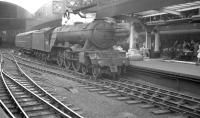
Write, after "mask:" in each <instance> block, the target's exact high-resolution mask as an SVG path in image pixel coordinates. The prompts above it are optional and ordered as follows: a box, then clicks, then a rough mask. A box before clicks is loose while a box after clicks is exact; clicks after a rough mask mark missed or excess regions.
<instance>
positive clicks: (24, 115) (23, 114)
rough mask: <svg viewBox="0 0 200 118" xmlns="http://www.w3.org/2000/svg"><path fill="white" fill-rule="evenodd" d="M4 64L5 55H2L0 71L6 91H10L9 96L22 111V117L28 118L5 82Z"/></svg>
mask: <svg viewBox="0 0 200 118" xmlns="http://www.w3.org/2000/svg"><path fill="white" fill-rule="evenodd" d="M3 62H4V61H3V55H2V54H1V63H0V65H1V69H0V70H1V78H2V81H3V84H4V86H5V88H6V90H7V91H8V93H9V95H10V96H11V98H12V100H13V101H14V103H15V104H16V106H17V108H18V109H19V110H20V112H21V113H22V114H21V115H22V117H24V118H28V115H27V114H26V113H25V112H24V110H23V109H22V107H21V106H20V105H19V103H18V102H17V100H16V99H15V97H14V95H13V94H12V92H11V91H10V89H9V87H8V85H7V84H6V81H5V79H4V77H3V68H2V65H3V64H4V63H3Z"/></svg>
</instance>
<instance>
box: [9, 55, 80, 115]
mask: <svg viewBox="0 0 200 118" xmlns="http://www.w3.org/2000/svg"><path fill="white" fill-rule="evenodd" d="M11 56H12V57H13V59H14V61H15V63H16V65H17V67H18V69H19V71H20V72H21V74H23V75H24V76H25V77H26V78H27V80H29V81H30V82H31V83H32V84H33V85H34V86H35V87H37V88H38V89H39V90H41V91H42V92H43V93H44V94H45V95H47V96H48V98H50V99H51V100H53V103H56V104H57V106H58V108H62V109H60V110H61V111H63V112H65V113H68V114H69V115H70V116H71V117H73V118H83V117H82V116H81V115H79V114H78V113H76V112H74V111H73V110H72V109H70V108H69V107H67V106H65V105H64V104H63V103H62V102H60V101H59V100H58V99H56V98H55V97H53V96H52V95H51V94H50V93H48V92H46V91H45V90H44V89H43V88H42V87H40V86H39V85H38V84H37V83H36V82H34V81H33V79H31V77H29V76H28V75H27V74H26V73H25V72H24V71H23V70H22V68H21V67H20V66H19V64H18V62H17V60H16V59H15V57H14V56H13V55H11Z"/></svg>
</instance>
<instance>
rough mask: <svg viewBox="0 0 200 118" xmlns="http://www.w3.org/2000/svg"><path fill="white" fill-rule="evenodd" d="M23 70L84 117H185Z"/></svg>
mask: <svg viewBox="0 0 200 118" xmlns="http://www.w3.org/2000/svg"><path fill="white" fill-rule="evenodd" d="M23 69H24V70H25V72H26V73H27V74H28V75H30V76H31V77H33V78H35V80H40V81H41V82H43V84H44V85H45V86H47V87H49V88H51V89H52V90H53V91H54V92H55V93H56V94H57V95H58V96H61V97H62V99H63V100H64V101H65V103H66V104H67V103H70V104H73V105H74V106H75V107H77V108H80V109H81V112H82V113H83V114H82V115H83V116H84V117H85V118H186V117H184V116H179V115H177V114H164V115H154V114H152V113H151V111H152V110H153V109H142V108H141V107H140V106H141V104H134V105H129V104H126V103H125V102H123V101H118V100H116V99H115V98H110V97H106V96H104V95H100V94H98V93H97V92H89V91H88V90H87V89H84V88H82V87H79V84H78V83H76V82H74V81H71V80H68V79H66V78H61V77H57V76H54V75H50V74H46V73H41V72H39V71H36V70H31V69H27V68H25V67H23Z"/></svg>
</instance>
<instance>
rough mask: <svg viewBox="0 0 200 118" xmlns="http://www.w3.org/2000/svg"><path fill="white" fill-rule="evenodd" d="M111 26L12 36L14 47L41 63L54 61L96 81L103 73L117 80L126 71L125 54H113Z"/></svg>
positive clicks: (93, 24)
mask: <svg viewBox="0 0 200 118" xmlns="http://www.w3.org/2000/svg"><path fill="white" fill-rule="evenodd" d="M116 36H117V35H116V30H115V27H114V24H113V23H110V22H107V21H105V20H94V21H93V22H91V23H88V24H83V23H76V24H74V25H68V26H61V27H55V28H44V29H41V30H34V31H29V32H25V33H20V34H18V35H16V40H15V44H16V47H18V48H20V50H23V51H24V52H27V53H30V54H32V55H35V56H36V57H38V58H40V59H41V60H43V61H45V62H46V61H50V60H51V61H52V60H54V61H55V62H57V64H58V65H59V66H60V67H64V68H66V69H73V70H74V71H77V72H81V73H83V74H89V73H91V74H92V75H93V77H95V78H99V77H101V76H102V74H103V73H106V74H109V75H111V76H112V77H113V78H117V77H118V76H119V75H120V74H121V73H122V72H124V71H125V70H126V69H125V68H126V66H127V65H128V61H127V58H126V52H124V51H119V50H114V49H113V46H114V45H115V44H116V39H117V38H116Z"/></svg>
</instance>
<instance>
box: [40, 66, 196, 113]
mask: <svg viewBox="0 0 200 118" xmlns="http://www.w3.org/2000/svg"><path fill="white" fill-rule="evenodd" d="M43 71H45V70H43ZM45 72H47V70H46V71H45ZM50 73H52V74H56V73H53V72H50ZM56 75H58V74H56ZM70 77H71V76H70ZM68 78H69V77H68ZM73 79H74V80H76V81H77V80H78V81H79V82H81V83H84V84H87V85H90V86H96V87H99V88H103V89H104V90H110V91H113V92H116V93H120V94H121V95H123V96H130V97H132V98H133V99H135V98H137V99H141V100H143V101H147V102H150V103H154V104H157V105H161V106H164V107H165V108H167V109H170V110H172V111H178V112H183V113H187V114H190V115H192V116H195V117H200V109H199V106H200V105H199V101H197V100H198V99H199V98H195V97H190V96H187V95H185V94H180V93H176V92H174V91H169V90H166V89H159V88H156V87H154V86H148V85H142V84H140V85H142V86H138V83H135V85H132V86H130V85H128V84H127V83H122V82H119V81H118V82H116V81H111V80H107V82H106V83H107V84H108V83H109V84H110V85H112V86H105V80H100V81H101V83H104V85H102V84H99V83H98V84H97V83H94V82H88V81H85V80H80V79H77V78H76V77H73ZM108 81H110V82H108ZM113 86H115V87H117V86H118V88H113ZM145 86H146V87H145ZM147 86H148V87H147ZM111 87H112V88H111ZM119 88H123V89H122V90H120V89H119ZM133 88H134V89H133ZM152 88H153V89H152ZM164 91H165V92H164ZM166 91H167V92H166ZM173 94H175V95H173ZM176 95H177V96H176ZM170 97H171V98H170ZM173 99H175V100H174V101H173ZM177 99H178V102H177V101H176V100H177ZM170 100H172V101H170ZM188 102H190V103H191V104H197V105H188V106H187V105H184V104H185V103H187V104H188Z"/></svg>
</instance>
